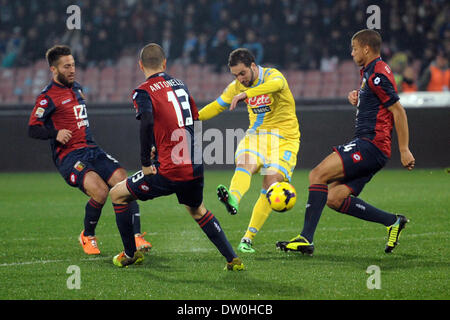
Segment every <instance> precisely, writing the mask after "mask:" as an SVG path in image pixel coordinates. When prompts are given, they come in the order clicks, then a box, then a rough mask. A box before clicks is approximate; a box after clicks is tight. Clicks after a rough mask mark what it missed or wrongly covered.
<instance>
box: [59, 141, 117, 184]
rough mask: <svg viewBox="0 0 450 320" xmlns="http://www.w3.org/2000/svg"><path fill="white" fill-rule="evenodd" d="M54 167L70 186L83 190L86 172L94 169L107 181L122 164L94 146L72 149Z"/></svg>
mask: <svg viewBox="0 0 450 320" xmlns="http://www.w3.org/2000/svg"><path fill="white" fill-rule="evenodd" d="M56 168H57V169H58V171H59V173H60V174H61V175H62V177H63V178H64V180H66V182H67V183H68V184H69V185H70V186H72V187H77V188H79V189H80V190H81V191H83V192H85V190H84V187H83V184H84V176H85V175H86V173H87V172H89V171H95V172H96V173H97V174H98V175H99V176H100V177H101V178H102V179H103V180H104V181H105V182H106V183H107V182H108V180H109V179H110V178H111V176H112V175H113V174H114V172H115V171H116V170H117V169H119V168H122V166H121V165H120V163H119V162H118V161H117V160H116V159H114V158H113V157H111V156H110V155H109V154H107V153H106V152H105V151H103V150H102V149H100V148H99V147H94V148H82V149H78V150H75V151H72V152H71V153H69V154H68V155H67V156H65V157H64V158H63V159H62V161H61V162H59V163H56Z"/></svg>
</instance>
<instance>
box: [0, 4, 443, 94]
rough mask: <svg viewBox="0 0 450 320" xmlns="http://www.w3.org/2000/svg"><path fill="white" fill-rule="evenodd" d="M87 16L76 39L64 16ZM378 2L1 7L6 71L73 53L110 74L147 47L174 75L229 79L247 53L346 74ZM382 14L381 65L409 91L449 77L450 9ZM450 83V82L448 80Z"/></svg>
mask: <svg viewBox="0 0 450 320" xmlns="http://www.w3.org/2000/svg"><path fill="white" fill-rule="evenodd" d="M72 4H76V5H78V6H79V7H80V9H81V29H80V30H68V29H67V27H66V20H67V18H68V16H69V14H67V13H66V9H67V7H68V6H69V5H72ZM371 4H373V3H372V2H371V1H357V0H318V1H310V0H248V1H242V0H223V1H219V0H189V1H186V0H104V1H94V0H62V1H42V0H19V1H9V0H0V8H1V9H0V62H1V68H2V70H5V69H8V68H23V67H27V66H32V65H33V64H34V63H36V61H39V60H42V59H43V57H44V55H45V52H46V50H47V49H48V48H49V47H51V46H52V45H54V44H59V43H63V44H67V45H69V46H70V47H71V48H72V51H73V55H74V56H75V59H76V62H77V67H79V68H81V69H89V68H98V69H100V70H102V69H103V68H110V67H114V66H115V65H117V63H118V61H119V60H120V59H121V58H123V57H133V58H134V59H136V57H137V52H138V50H139V49H140V48H141V47H142V46H143V45H145V44H147V43H149V42H156V43H159V44H161V45H162V46H163V48H164V49H165V51H166V53H167V58H168V64H169V65H180V66H184V67H188V66H192V65H200V66H208V71H210V72H214V73H217V74H221V73H226V72H228V69H227V67H226V65H227V58H228V54H229V53H230V51H231V50H233V49H235V48H237V47H247V48H249V49H251V50H252V52H253V53H254V54H255V57H256V60H257V61H256V62H257V63H258V64H261V65H264V66H274V67H277V68H279V69H281V70H291V71H295V70H298V71H301V72H308V71H320V72H323V73H325V72H335V71H339V70H340V69H339V67H340V65H341V64H342V63H343V62H344V61H348V60H351V56H350V38H351V36H352V35H353V34H354V33H355V32H356V31H358V30H360V29H364V28H366V20H367V18H368V17H369V15H370V14H369V13H366V9H367V7H368V6H369V5H371ZM377 5H378V6H379V8H380V17H381V29H380V30H379V31H380V33H381V35H382V37H383V47H382V57H383V59H384V60H385V61H388V63H390V65H391V67H392V69H393V70H394V72H395V74H396V77H397V84H398V85H399V89H400V90H401V91H402V90H404V91H414V90H427V87H428V83H429V82H430V81H431V79H432V77H433V70H430V68H429V66H430V65H434V66H437V68H438V69H440V70H447V71H444V72H448V55H449V53H450V2H448V1H446V0H406V1H403V0H402V1H400V0H392V1H383V2H382V3H380V4H377ZM447 76H448V75H447ZM443 90H448V84H447V86H446V87H445V86H444V88H443ZM0 98H1V96H0Z"/></svg>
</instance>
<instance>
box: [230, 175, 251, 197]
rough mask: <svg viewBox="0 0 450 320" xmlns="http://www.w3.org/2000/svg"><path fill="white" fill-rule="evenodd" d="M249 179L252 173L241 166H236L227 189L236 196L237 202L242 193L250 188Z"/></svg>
mask: <svg viewBox="0 0 450 320" xmlns="http://www.w3.org/2000/svg"><path fill="white" fill-rule="evenodd" d="M251 180H252V174H251V173H250V172H249V171H247V170H245V169H243V168H236V170H235V171H234V175H233V178H232V179H231V183H230V189H229V190H230V193H231V194H232V195H234V196H235V197H236V199H237V201H238V202H240V201H241V199H242V197H243V196H244V194H245V193H246V192H247V191H248V189H249V188H250V182H251Z"/></svg>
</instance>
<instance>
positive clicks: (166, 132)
mask: <svg viewBox="0 0 450 320" xmlns="http://www.w3.org/2000/svg"><path fill="white" fill-rule="evenodd" d="M139 66H140V68H141V70H142V71H143V73H144V74H145V77H146V81H145V82H143V83H142V84H141V85H140V86H139V87H138V88H137V89H135V90H134V91H133V103H134V106H135V109H136V118H137V119H138V120H139V121H140V144H141V163H142V170H141V171H138V172H137V173H136V174H134V175H133V176H131V177H129V178H128V179H127V180H125V181H122V182H121V183H119V184H117V185H116V186H115V187H114V188H113V189H111V192H110V193H111V200H112V202H113V207H114V211H115V213H116V222H117V227H118V229H119V233H120V235H121V237H122V242H123V246H124V251H123V252H121V253H119V254H118V255H116V256H115V257H114V258H113V263H114V264H115V265H116V266H118V267H124V266H127V265H130V264H135V263H139V262H141V261H142V260H143V256H142V254H141V253H140V252H139V251H137V250H136V246H135V245H134V242H133V238H132V225H131V215H130V212H129V204H130V202H132V201H134V200H136V199H139V200H142V201H146V200H151V199H154V198H156V197H160V196H167V195H170V194H174V193H175V194H176V195H177V198H178V202H179V203H180V204H183V205H185V207H186V209H187V210H188V212H189V213H190V214H191V216H192V217H193V218H194V219H195V220H196V222H197V223H198V225H199V226H200V228H201V229H202V230H203V232H204V233H205V234H206V235H207V237H208V238H209V240H210V241H211V242H212V243H213V244H214V245H215V246H216V247H217V249H218V250H219V251H220V253H221V254H222V255H223V256H224V257H225V259H226V260H227V264H226V269H228V270H242V269H244V265H243V263H242V261H241V259H240V258H238V257H237V255H236V253H235V252H234V251H233V249H232V247H231V245H230V243H229V242H228V239H227V237H226V236H225V232H224V231H223V229H222V228H221V226H220V224H219V221H218V220H217V218H216V217H215V216H214V215H213V214H212V213H211V211H209V210H207V209H206V208H205V206H204V204H203V164H202V161H201V160H202V159H201V156H200V158H199V159H196V157H195V156H196V152H198V151H199V150H195V134H194V123H195V121H198V111H197V106H196V104H195V101H194V99H193V98H192V96H191V95H190V94H189V90H188V88H187V86H186V85H185V83H184V82H183V81H181V80H178V79H175V78H172V77H171V76H170V75H168V74H167V73H166V72H165V69H166V58H165V54H164V51H163V49H162V48H161V47H160V46H159V45H157V44H155V43H150V44H148V45H146V46H145V47H144V48H143V49H142V50H141V53H140V58H139ZM153 148H154V151H152V149H153ZM200 151H201V150H200ZM156 155H157V156H156ZM156 158H157V159H156ZM161 214H164V213H163V212H161Z"/></svg>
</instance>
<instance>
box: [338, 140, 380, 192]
mask: <svg viewBox="0 0 450 320" xmlns="http://www.w3.org/2000/svg"><path fill="white" fill-rule="evenodd" d="M333 150H334V151H335V152H336V153H338V154H339V156H340V157H341V160H342V166H343V168H344V175H345V176H344V179H343V180H341V182H342V183H343V184H345V185H346V186H348V187H349V188H350V189H351V191H352V194H353V195H355V196H358V195H359V194H360V193H361V191H362V190H363V188H364V186H365V185H366V183H367V182H369V181H370V179H372V177H373V176H374V175H375V173H377V172H378V171H379V170H380V169H381V168H383V167H384V166H385V165H386V163H387V161H388V158H387V157H386V156H385V155H384V154H383V152H381V150H380V149H378V148H377V147H376V146H375V145H374V144H373V143H372V142H370V141H368V140H365V139H355V140H353V141H350V142H349V143H346V144H343V145H340V146H337V147H335V148H333Z"/></svg>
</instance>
